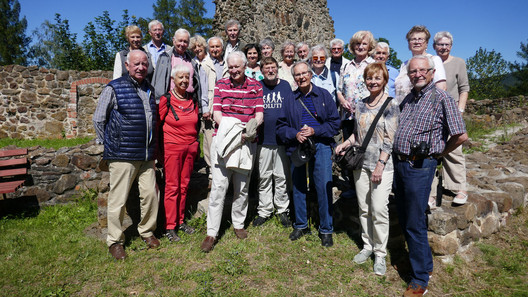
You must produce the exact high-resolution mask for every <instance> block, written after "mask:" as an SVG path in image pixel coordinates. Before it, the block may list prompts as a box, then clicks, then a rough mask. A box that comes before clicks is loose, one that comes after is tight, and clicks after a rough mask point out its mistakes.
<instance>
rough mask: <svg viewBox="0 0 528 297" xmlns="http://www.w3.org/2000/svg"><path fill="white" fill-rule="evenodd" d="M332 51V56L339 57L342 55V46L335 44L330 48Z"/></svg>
mask: <svg viewBox="0 0 528 297" xmlns="http://www.w3.org/2000/svg"><path fill="white" fill-rule="evenodd" d="M330 50H331V52H332V58H334V59H339V58H340V57H341V56H342V55H343V46H341V45H339V44H336V45H334V46H332V48H331V49H330Z"/></svg>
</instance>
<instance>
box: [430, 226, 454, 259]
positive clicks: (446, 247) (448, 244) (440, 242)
mask: <svg viewBox="0 0 528 297" xmlns="http://www.w3.org/2000/svg"><path fill="white" fill-rule="evenodd" d="M457 232H458V231H457V230H454V231H452V232H451V233H449V234H447V235H445V236H442V235H438V234H435V233H432V232H429V234H428V238H429V245H430V246H431V251H432V252H433V254H434V255H438V256H445V255H452V254H455V253H456V252H457V251H458V247H459V241H458V236H457Z"/></svg>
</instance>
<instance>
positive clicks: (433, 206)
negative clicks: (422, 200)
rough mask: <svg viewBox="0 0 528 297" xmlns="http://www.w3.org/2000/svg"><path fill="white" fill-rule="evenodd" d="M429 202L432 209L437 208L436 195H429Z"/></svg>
mask: <svg viewBox="0 0 528 297" xmlns="http://www.w3.org/2000/svg"><path fill="white" fill-rule="evenodd" d="M427 204H429V209H430V210H433V209H436V197H432V196H431V197H429V201H428V202H427Z"/></svg>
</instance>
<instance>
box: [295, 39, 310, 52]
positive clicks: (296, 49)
mask: <svg viewBox="0 0 528 297" xmlns="http://www.w3.org/2000/svg"><path fill="white" fill-rule="evenodd" d="M305 45H306V46H307V47H308V50H310V45H309V44H308V43H306V42H304V41H301V42H299V43H297V45H296V46H295V52H297V51H298V50H299V49H300V48H301V47H303V46H305Z"/></svg>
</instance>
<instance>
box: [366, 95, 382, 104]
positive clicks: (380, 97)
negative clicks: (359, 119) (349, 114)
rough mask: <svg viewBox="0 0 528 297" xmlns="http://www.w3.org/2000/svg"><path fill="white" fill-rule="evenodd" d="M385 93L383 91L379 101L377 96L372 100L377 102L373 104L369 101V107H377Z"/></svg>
mask: <svg viewBox="0 0 528 297" xmlns="http://www.w3.org/2000/svg"><path fill="white" fill-rule="evenodd" d="M383 95H385V94H384V93H381V96H380V97H379V98H378V101H376V98H374V100H372V102H374V101H376V103H374V104H372V103H368V102H367V105H368V106H369V107H375V106H376V105H378V103H379V102H380V101H381V98H383Z"/></svg>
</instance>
